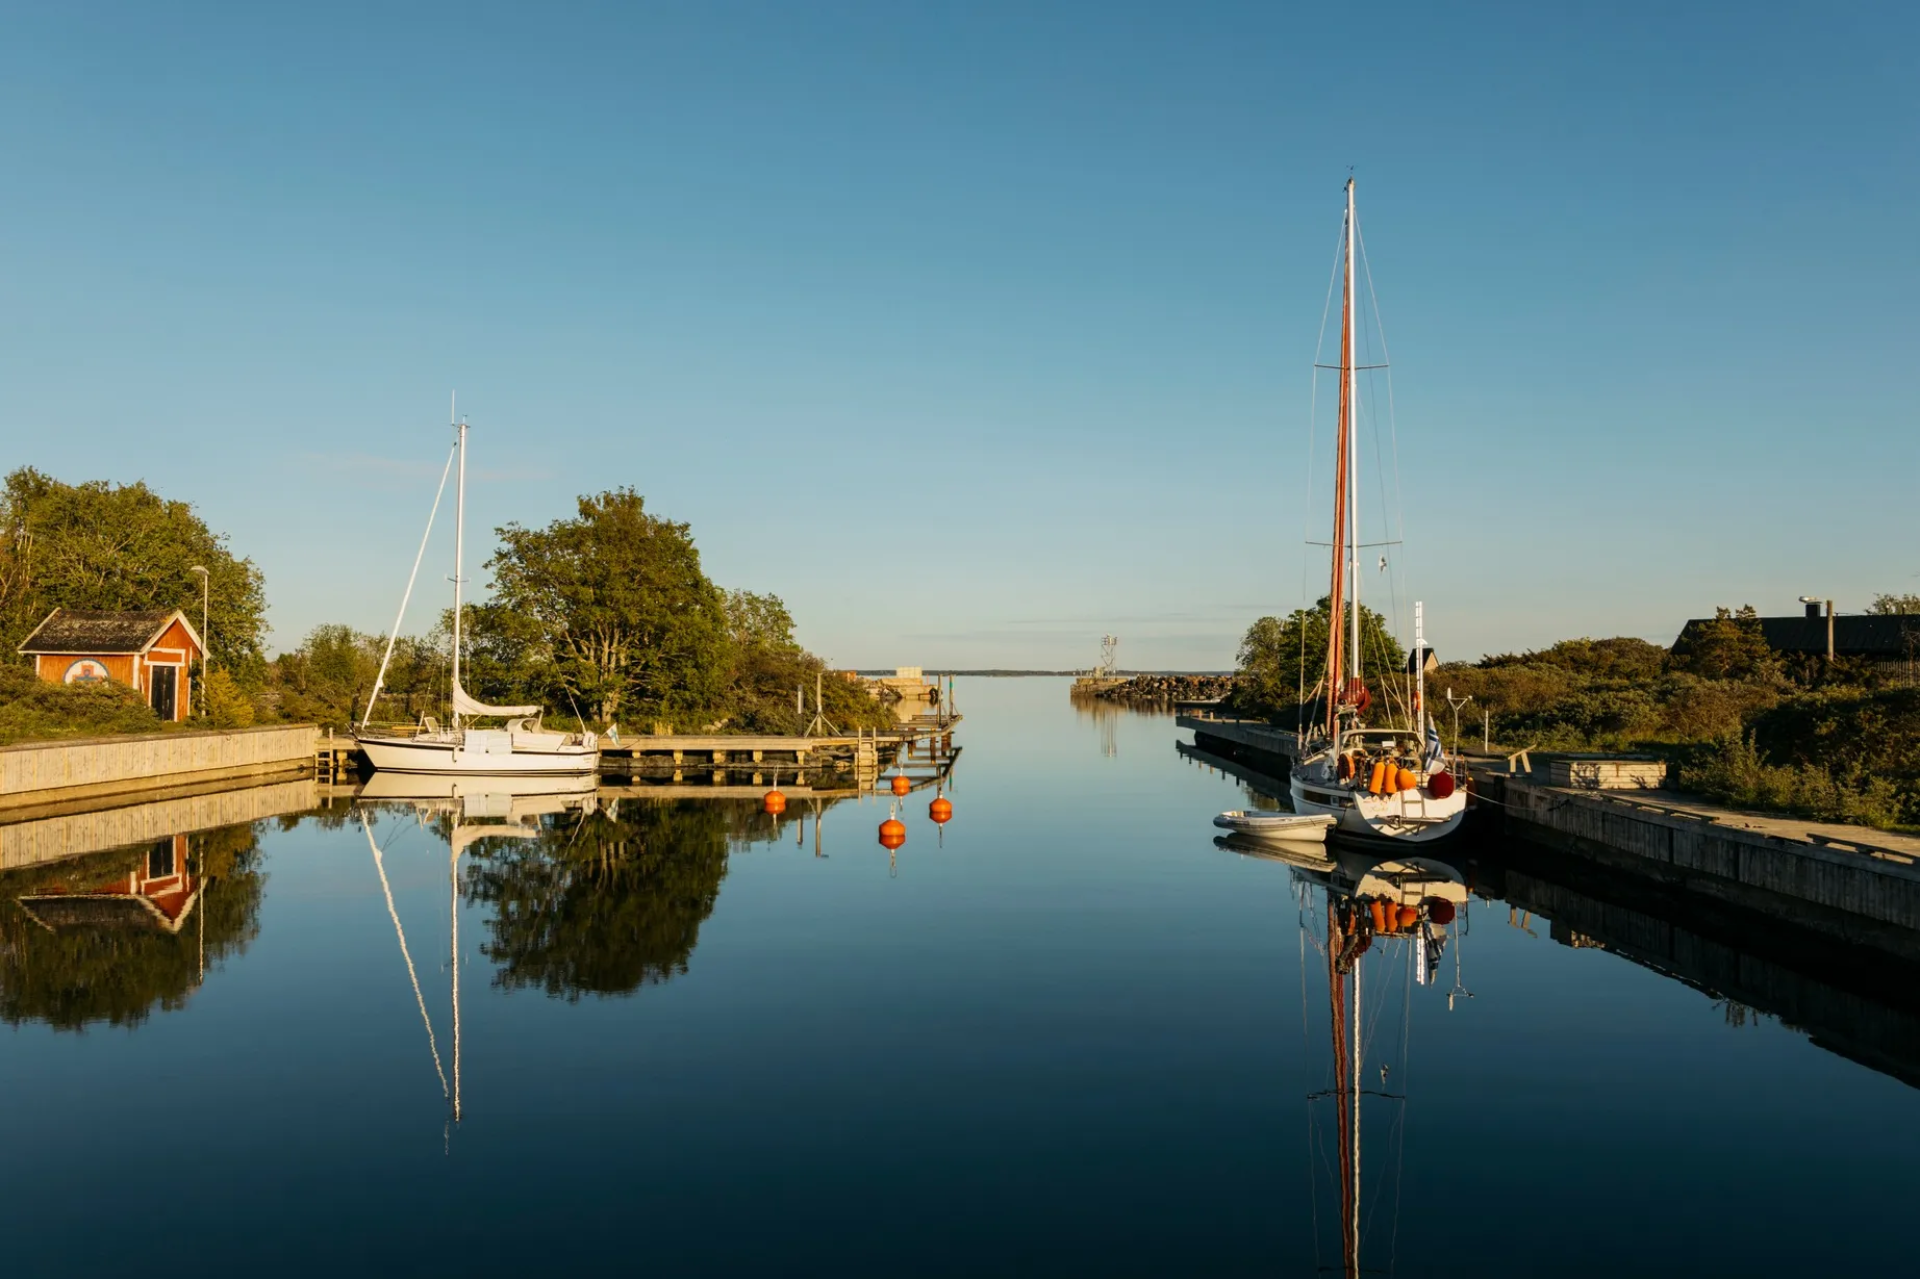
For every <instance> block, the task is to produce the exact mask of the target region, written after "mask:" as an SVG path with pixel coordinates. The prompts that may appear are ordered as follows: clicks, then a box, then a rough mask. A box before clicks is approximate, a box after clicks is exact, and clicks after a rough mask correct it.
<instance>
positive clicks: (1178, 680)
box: [1076, 675, 1233, 705]
mask: <svg viewBox="0 0 1920 1279" xmlns="http://www.w3.org/2000/svg"><path fill="white" fill-rule="evenodd" d="M1076 691H1078V690H1076ZM1232 691H1233V676H1231V675H1135V676H1134V677H1133V678H1132V679H1128V680H1122V681H1120V682H1119V683H1116V684H1112V685H1110V686H1108V687H1105V688H1099V689H1095V690H1091V691H1089V692H1087V693H1085V694H1084V695H1085V696H1089V697H1094V698H1098V699H1099V700H1101V701H1103V702H1131V703H1136V704H1140V703H1153V704H1161V705H1169V704H1171V703H1174V702H1211V701H1217V700H1219V699H1220V698H1222V697H1225V696H1226V695H1227V694H1228V693H1231V692H1232Z"/></svg>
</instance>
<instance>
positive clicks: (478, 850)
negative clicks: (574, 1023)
mask: <svg viewBox="0 0 1920 1279" xmlns="http://www.w3.org/2000/svg"><path fill="white" fill-rule="evenodd" d="M755 817H757V813H756V811H755V808H754V806H753V805H751V804H747V803H741V802H714V801H711V800H645V799H622V800H620V801H618V803H617V804H615V805H611V806H609V807H607V808H604V809H600V810H597V811H593V812H589V813H585V814H580V815H573V814H568V815H565V816H562V817H561V818H560V819H558V820H557V821H556V822H554V823H553V824H551V825H546V826H543V827H542V828H541V830H540V832H539V833H538V834H537V835H536V836H534V837H533V838H530V839H510V838H493V839H481V840H479V841H477V842H476V843H475V844H474V845H473V852H472V856H473V860H472V863H471V864H470V865H469V866H468V868H467V870H466V874H465V881H464V892H465V896H466V898H467V900H469V901H472V902H482V903H486V904H488V905H490V906H492V907H493V908H494V909H493V911H492V918H491V919H489V920H488V922H487V925H486V928H487V933H488V938H489V939H488V941H487V942H486V943H484V944H483V945H482V946H481V952H482V953H483V954H485V955H486V956H487V958H489V959H491V960H493V961H494V962H495V963H496V964H498V965H499V971H498V972H497V973H496V974H495V977H494V983H495V985H497V986H502V987H506V988H508V989H514V988H520V987H539V988H540V989H542V990H544V991H546V992H547V994H549V995H554V996H559V997H562V998H565V999H567V1000H569V1001H576V1000H578V999H579V998H580V996H581V995H582V994H593V995H624V994H630V993H632V992H633V991H635V990H638V989H639V988H640V987H641V986H643V985H648V984H653V983H658V982H664V981H666V980H668V979H669V978H671V977H673V976H675V975H676V974H680V973H684V972H686V971H687V963H688V960H689V958H690V957H691V956H692V954H693V948H694V946H695V945H696V944H697V943H698V941H699V937H700V925H701V924H703V923H705V922H706V919H707V916H709V915H711V914H712V913H713V907H714V903H715V902H716V901H717V900H718V899H719V896H720V881H721V880H722V879H724V878H725V877H726V874H727V854H728V849H729V847H730V845H731V843H732V841H733V840H734V839H736V838H741V837H744V836H745V835H746V834H747V832H748V831H749V830H750V829H751V823H752V821H753V819H754V818H755ZM762 820H764V819H762Z"/></svg>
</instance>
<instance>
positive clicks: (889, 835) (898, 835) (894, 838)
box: [880, 817, 907, 851]
mask: <svg viewBox="0 0 1920 1279" xmlns="http://www.w3.org/2000/svg"><path fill="white" fill-rule="evenodd" d="M906 842H907V826H906V823H905V822H903V821H901V820H900V819H899V818H897V817H889V818H887V820H886V821H884V822H881V823H880V846H881V847H882V848H885V849H887V850H889V851H891V850H893V849H895V848H898V847H900V845H902V844H904V843H906Z"/></svg>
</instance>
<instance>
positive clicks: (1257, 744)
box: [1173, 715, 1300, 780]
mask: <svg viewBox="0 0 1920 1279" xmlns="http://www.w3.org/2000/svg"><path fill="white" fill-rule="evenodd" d="M1173 722H1174V726H1175V727H1177V728H1186V729H1191V730H1192V731H1193V744H1194V745H1195V746H1197V747H1199V748H1200V749H1201V750H1204V751H1209V752H1211V753H1213V754H1215V755H1223V756H1225V757H1226V758H1228V759H1234V760H1239V761H1241V762H1242V763H1246V764H1251V765H1253V766H1255V767H1257V768H1260V769H1262V770H1264V771H1266V772H1269V773H1271V774H1272V775H1273V776H1274V777H1275V778H1278V779H1282V780H1284V779H1285V778H1286V776H1287V774H1288V772H1289V771H1291V769H1292V768H1293V761H1294V760H1295V759H1297V758H1298V757H1299V754H1300V739H1299V737H1298V735H1297V734H1295V733H1294V732H1293V730H1291V729H1286V728H1275V727H1274V726H1273V725H1271V724H1267V723H1262V722H1261V721H1259V720H1252V719H1216V718H1214V717H1213V716H1211V715H1176V716H1175V717H1174V721H1173Z"/></svg>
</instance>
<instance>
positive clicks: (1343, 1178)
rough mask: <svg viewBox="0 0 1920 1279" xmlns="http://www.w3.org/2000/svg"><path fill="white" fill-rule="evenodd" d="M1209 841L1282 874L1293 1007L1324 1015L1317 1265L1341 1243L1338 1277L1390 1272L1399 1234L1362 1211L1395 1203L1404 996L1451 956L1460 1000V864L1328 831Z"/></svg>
mask: <svg viewBox="0 0 1920 1279" xmlns="http://www.w3.org/2000/svg"><path fill="white" fill-rule="evenodd" d="M1214 844H1215V846H1216V847H1219V848H1222V849H1225V850H1228V851H1231V852H1234V853H1237V854H1239V855H1241V856H1244V857H1249V858H1256V859H1259V860H1262V861H1271V862H1279V863H1281V864H1283V865H1285V866H1287V867H1288V868H1289V870H1290V871H1291V874H1292V879H1293V887H1294V895H1295V902H1296V906H1297V907H1298V912H1299V921H1300V937H1301V962H1302V975H1301V983H1302V984H1301V997H1302V999H1303V1000H1305V1001H1306V1002H1307V1007H1306V1008H1304V1009H1303V1013H1304V1014H1305V1015H1307V1016H1308V1017H1311V1015H1312V1012H1313V1007H1314V1006H1315V1005H1318V1006H1319V1007H1320V1008H1321V1009H1322V1010H1323V1011H1324V1013H1325V1016H1326V1018H1327V1020H1326V1023H1325V1024H1326V1027H1327V1038H1326V1039H1325V1040H1322V1041H1321V1043H1322V1044H1324V1046H1325V1047H1324V1051H1315V1050H1313V1049H1312V1048H1311V1047H1310V1049H1309V1055H1308V1059H1307V1063H1306V1064H1307V1070H1308V1074H1309V1086H1308V1091H1307V1144H1308V1162H1309V1165H1310V1169H1309V1172H1310V1177H1311V1180H1312V1186H1313V1191H1312V1196H1311V1204H1310V1211H1311V1213H1312V1225H1313V1237H1314V1250H1315V1262H1316V1268H1317V1269H1318V1270H1319V1271H1321V1272H1334V1267H1333V1266H1332V1265H1330V1264H1322V1262H1323V1261H1324V1260H1325V1259H1326V1258H1328V1257H1329V1256H1330V1255H1331V1254H1332V1253H1333V1252H1336V1251H1337V1252H1338V1254H1339V1257H1340V1262H1339V1267H1338V1271H1337V1273H1339V1274H1341V1275H1342V1276H1346V1277H1347V1279H1356V1277H1357V1276H1359V1275H1362V1274H1371V1273H1386V1272H1390V1271H1391V1270H1392V1268H1393V1261H1394V1258H1393V1256H1392V1249H1393V1246H1394V1242H1393V1241H1394V1239H1395V1237H1396V1232H1395V1231H1394V1230H1393V1229H1392V1227H1391V1225H1390V1224H1389V1225H1386V1226H1384V1227H1382V1228H1380V1229H1374V1228H1373V1223H1370V1222H1369V1221H1368V1219H1367V1214H1368V1212H1369V1210H1371V1209H1374V1208H1384V1209H1385V1210H1387V1211H1389V1212H1393V1211H1397V1205H1398V1202H1399V1196H1398V1190H1399V1183H1400V1167H1399V1159H1400V1150H1401V1145H1402V1141H1401V1137H1402V1134H1403V1133H1404V1131H1405V1124H1406V1113H1405V1110H1406V1104H1407V1100H1408V1098H1407V1095H1406V1094H1405V1093H1404V1092H1402V1091H1400V1086H1401V1082H1402V1081H1404V1080H1406V1079H1407V1078H1408V1077H1409V1076H1408V1073H1407V1065H1408V1060H1409V1051H1410V1039H1411V1034H1412V1028H1413V1024H1414V1019H1413V1017H1412V1015H1411V1014H1412V1003H1413V1000H1414V999H1415V998H1416V997H1419V998H1434V997H1437V996H1438V987H1439V981H1438V979H1439V977H1440V972H1441V965H1442V960H1443V958H1444V957H1445V956H1447V955H1448V954H1451V955H1452V958H1453V965H1454V966H1453V973H1452V977H1453V981H1452V985H1451V989H1449V990H1448V991H1447V992H1446V996H1445V997H1446V1002H1447V1008H1448V1009H1449V1010H1452V1009H1454V1008H1455V1007H1456V1006H1457V1001H1458V1000H1460V999H1461V998H1465V997H1470V996H1469V995H1468V992H1467V990H1466V987H1465V986H1464V984H1463V978H1464V974H1463V971H1462V968H1461V960H1460V944H1459V943H1460V939H1461V938H1462V937H1464V935H1465V932H1466V929H1467V924H1468V916H1469V912H1470V907H1471V900H1472V897H1471V894H1470V892H1469V891H1468V887H1467V879H1466V874H1465V872H1464V868H1463V867H1461V866H1460V865H1457V864H1455V863H1454V862H1452V861H1450V860H1446V859H1443V858H1438V857H1433V856H1426V855H1423V856H1419V857H1404V856H1398V855H1395V854H1396V853H1397V852H1398V850H1390V851H1388V852H1386V853H1382V852H1379V851H1374V850H1371V849H1360V848H1355V847H1353V846H1348V845H1342V844H1340V843H1338V842H1335V843H1331V844H1287V843H1283V842H1280V841H1263V840H1254V839H1249V838H1247V837H1245V836H1242V835H1227V836H1221V837H1219V838H1216V839H1215V840H1214ZM1309 949H1310V950H1311V951H1312V952H1313V955H1312V956H1311V957H1310V956H1309V955H1308V953H1307V952H1308V951H1309ZM1423 988H1425V989H1423ZM1416 992H1418V994H1417V995H1416ZM1369 1129H1371V1130H1372V1131H1373V1132H1374V1133H1375V1142H1376V1146H1377V1148H1376V1149H1373V1150H1371V1151H1369V1150H1368V1149H1367V1148H1366V1146H1365V1143H1364V1140H1363V1138H1364V1135H1365V1134H1366V1132H1367V1131H1368V1130H1369ZM1328 1183H1331V1185H1330V1186H1329V1184H1328ZM1322 1204H1325V1205H1327V1206H1328V1207H1332V1206H1334V1205H1337V1206H1338V1213H1339V1215H1338V1218H1337V1220H1334V1221H1325V1220H1322V1218H1321V1205H1322ZM1381 1254H1384V1255H1381Z"/></svg>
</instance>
